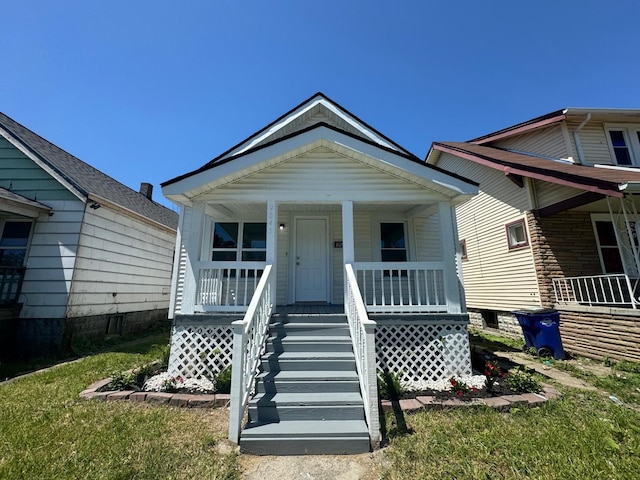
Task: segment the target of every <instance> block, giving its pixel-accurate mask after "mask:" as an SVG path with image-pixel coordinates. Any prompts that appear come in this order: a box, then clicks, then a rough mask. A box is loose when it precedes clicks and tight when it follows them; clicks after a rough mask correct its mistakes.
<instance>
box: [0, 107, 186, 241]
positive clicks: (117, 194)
mask: <svg viewBox="0 0 640 480" xmlns="http://www.w3.org/2000/svg"><path fill="white" fill-rule="evenodd" d="M0 134H3V136H5V138H7V140H8V141H10V142H11V143H12V144H13V145H14V146H16V147H17V148H19V149H20V150H21V151H22V152H23V153H25V154H27V155H28V156H29V157H30V158H31V159H32V160H34V161H35V162H36V163H38V164H39V165H40V166H41V167H42V168H44V169H45V170H46V171H47V172H49V173H50V174H51V175H52V176H54V178H56V179H57V180H58V181H59V182H60V183H61V184H63V185H64V186H65V187H66V188H67V189H69V190H70V191H71V192H72V193H74V194H75V195H76V196H78V197H79V198H82V199H84V201H86V200H87V199H88V198H89V196H90V195H93V196H96V197H100V198H104V199H106V200H108V201H110V202H111V203H114V204H116V205H119V206H120V207H123V208H125V209H127V210H131V211H133V212H135V213H137V214H139V215H141V216H143V217H146V218H148V219H150V220H153V221H155V222H158V223H160V224H162V225H165V226H167V227H169V228H172V229H174V230H175V229H176V228H177V226H178V214H177V213H175V212H174V211H172V210H170V209H168V208H167V207H165V206H163V205H161V204H159V203H157V202H154V201H153V200H150V199H148V198H147V197H146V196H145V195H144V194H142V193H140V192H137V191H135V190H133V189H131V188H129V187H127V186H126V185H123V184H122V183H120V182H118V181H117V180H115V179H113V178H111V177H110V176H108V175H106V174H104V173H102V172H101V171H100V170H98V169H96V168H94V167H92V166H91V165H89V164H88V163H85V162H83V161H82V160H80V159H79V158H76V157H74V156H73V155H71V154H70V153H68V152H66V151H64V150H62V149H61V148H59V147H57V146H56V145H54V144H53V143H51V142H49V141H48V140H46V139H44V138H42V137H41V136H39V135H38V134H36V133H34V132H32V131H31V130H29V129H28V128H26V127H24V126H22V125H21V124H19V123H18V122H16V121H15V120H13V119H12V118H10V117H8V116H7V115H5V114H3V113H0Z"/></svg>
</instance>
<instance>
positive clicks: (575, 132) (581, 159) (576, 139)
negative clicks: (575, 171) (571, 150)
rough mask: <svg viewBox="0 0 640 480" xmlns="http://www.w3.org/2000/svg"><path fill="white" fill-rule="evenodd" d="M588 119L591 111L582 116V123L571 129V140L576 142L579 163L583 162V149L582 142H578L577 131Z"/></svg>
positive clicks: (578, 131)
mask: <svg viewBox="0 0 640 480" xmlns="http://www.w3.org/2000/svg"><path fill="white" fill-rule="evenodd" d="M589 120H591V112H589V113H587V116H586V117H585V118H584V120H583V121H582V123H581V124H580V125H578V128H576V129H575V130H574V131H573V140H574V141H575V142H576V151H577V152H578V163H579V164H581V165H583V164H584V151H583V150H582V143H580V135H579V133H580V130H582V127H584V126H585V125H586V124H587V123H588V122H589Z"/></svg>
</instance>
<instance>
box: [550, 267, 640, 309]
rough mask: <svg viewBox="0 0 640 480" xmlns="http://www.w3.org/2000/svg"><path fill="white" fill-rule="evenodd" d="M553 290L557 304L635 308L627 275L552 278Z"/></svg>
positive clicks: (631, 287)
mask: <svg viewBox="0 0 640 480" xmlns="http://www.w3.org/2000/svg"><path fill="white" fill-rule="evenodd" d="M553 291H554V293H555V296H556V301H557V302H558V303H559V304H569V303H578V304H581V305H589V306H595V305H600V306H609V307H623V308H637V304H638V299H637V298H635V296H634V288H633V286H632V284H631V280H630V279H629V277H628V276H627V275H624V274H615V275H596V276H591V277H565V278H554V279H553Z"/></svg>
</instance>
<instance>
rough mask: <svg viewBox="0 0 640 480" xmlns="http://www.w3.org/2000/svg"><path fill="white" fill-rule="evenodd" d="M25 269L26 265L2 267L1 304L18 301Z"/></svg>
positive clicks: (0, 271) (0, 282)
mask: <svg viewBox="0 0 640 480" xmlns="http://www.w3.org/2000/svg"><path fill="white" fill-rule="evenodd" d="M24 271H25V268H24V267H0V304H11V303H17V302H18V297H19V296H20V290H21V288H22V280H23V279H24Z"/></svg>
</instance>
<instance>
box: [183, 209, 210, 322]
mask: <svg viewBox="0 0 640 480" xmlns="http://www.w3.org/2000/svg"><path fill="white" fill-rule="evenodd" d="M204 208H205V205H204V203H196V204H195V205H193V206H192V207H185V209H184V215H185V218H184V232H183V233H182V235H183V238H184V239H185V247H186V254H187V265H186V269H185V273H184V285H183V287H182V307H181V312H182V313H184V314H190V313H194V311H195V305H196V291H197V289H198V285H197V283H198V275H199V266H198V264H199V262H200V253H201V251H202V232H203V228H204Z"/></svg>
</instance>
